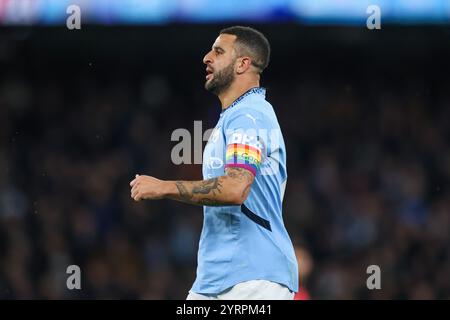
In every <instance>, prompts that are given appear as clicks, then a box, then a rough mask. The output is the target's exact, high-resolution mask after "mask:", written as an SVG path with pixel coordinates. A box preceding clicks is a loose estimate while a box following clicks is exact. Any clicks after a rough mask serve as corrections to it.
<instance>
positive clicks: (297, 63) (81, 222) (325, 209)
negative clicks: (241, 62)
mask: <svg viewBox="0 0 450 320" xmlns="http://www.w3.org/2000/svg"><path fill="white" fill-rule="evenodd" d="M364 23H365V21H364ZM234 24H244V25H250V26H253V27H256V28H257V29H259V30H261V31H262V32H264V33H265V34H266V36H267V37H268V39H269V40H270V42H271V45H272V51H273V53H272V61H271V64H270V66H269V68H268V69H267V70H266V71H265V72H264V75H263V78H262V86H264V87H265V88H266V89H267V99H268V101H269V102H271V103H272V105H273V106H274V108H275V110H276V112H277V115H278V118H279V122H280V125H281V127H282V130H283V134H284V138H285V141H286V145H287V152H288V158H287V159H288V176H289V177H288V184H287V189H286V196H285V201H284V220H285V223H286V226H287V229H288V232H289V234H290V235H291V238H292V239H293V242H294V244H295V246H296V248H297V253H298V258H299V265H300V272H301V275H300V285H301V287H302V289H304V293H305V294H306V295H305V297H304V298H305V299H308V298H310V299H449V298H450V273H449V270H450V232H449V231H450V191H449V188H448V186H449V178H450V148H449V137H450V132H449V131H450V123H449V120H450V81H449V76H448V75H449V70H450V60H449V57H450V28H449V27H448V26H447V25H440V24H437V25H426V24H425V25H421V24H415V25H409V26H406V25H398V24H389V25H382V29H381V30H368V29H367V28H366V27H365V26H339V25H327V26H324V25H314V26H311V25H301V24H296V23H290V22H284V23H261V22H253V23H251V22H242V21H230V22H226V23H220V24H218V23H216V24H213V23H209V24H181V23H171V24H167V25H146V26H145V25H139V26H125V25H122V26H102V25H83V26H82V29H81V30H72V31H69V30H68V29H67V28H66V27H65V26H36V25H21V26H16V25H15V26H6V25H4V26H3V27H0V298H2V299H38V298H39V299H76V298H85V299H185V297H186V295H187V293H188V290H189V289H190V287H191V285H192V283H193V281H194V279H195V268H196V254H197V248H198V240H199V237H200V231H201V227H202V219H203V217H202V208H201V207H195V206H190V205H186V204H182V203H176V202H173V201H169V200H162V201H154V202H140V203H135V202H134V201H133V200H132V199H131V198H130V188H129V182H130V181H131V180H132V179H133V177H134V175H135V174H136V173H139V174H148V175H153V176H156V177H158V178H162V179H171V180H174V179H200V178H201V165H190V164H184V165H174V164H173V163H172V161H171V150H172V148H173V147H174V146H175V145H176V144H177V142H174V141H171V133H172V132H173V131H174V130H175V129H177V128H186V129H188V130H189V131H190V132H191V133H192V134H193V129H194V120H202V121H203V131H205V130H206V129H208V128H212V127H214V125H215V123H216V121H217V120H218V115H219V112H220V104H219V102H218V100H217V99H216V98H215V97H214V96H213V95H211V94H210V93H208V92H206V91H205V90H204V88H203V84H204V75H205V72H204V69H205V68H204V65H203V64H202V58H203V56H204V54H205V53H206V52H207V51H208V50H209V48H210V47H211V45H212V43H213V42H214V40H215V38H216V37H217V34H218V32H219V30H220V29H221V28H222V27H225V26H229V25H234ZM73 264H76V265H79V266H80V268H81V271H82V290H72V291H71V290H68V289H67V288H66V279H67V277H68V275H67V274H66V268H67V266H69V265H73ZM372 264H375V265H378V266H379V267H380V268H381V286H382V288H381V290H368V289H367V287H366V279H367V277H368V276H369V275H368V274H367V273H366V268H367V267H368V266H369V265H372Z"/></svg>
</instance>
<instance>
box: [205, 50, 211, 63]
mask: <svg viewBox="0 0 450 320" xmlns="http://www.w3.org/2000/svg"><path fill="white" fill-rule="evenodd" d="M203 63H204V64H208V63H212V59H211V51H210V52H208V53H207V54H205V56H204V57H203Z"/></svg>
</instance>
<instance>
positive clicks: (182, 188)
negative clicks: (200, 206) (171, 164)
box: [175, 181, 193, 201]
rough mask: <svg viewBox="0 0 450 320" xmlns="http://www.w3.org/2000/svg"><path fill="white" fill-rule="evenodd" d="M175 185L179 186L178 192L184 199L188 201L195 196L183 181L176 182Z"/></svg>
mask: <svg viewBox="0 0 450 320" xmlns="http://www.w3.org/2000/svg"><path fill="white" fill-rule="evenodd" d="M175 185H176V186H177V189H178V192H179V193H180V197H181V198H182V199H183V200H186V201H188V200H191V199H192V197H193V195H192V193H190V192H189V191H188V189H187V188H186V187H185V185H184V184H183V182H182V181H177V182H175Z"/></svg>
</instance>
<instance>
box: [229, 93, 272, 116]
mask: <svg viewBox="0 0 450 320" xmlns="http://www.w3.org/2000/svg"><path fill="white" fill-rule="evenodd" d="M251 94H262V95H264V96H265V95H266V89H265V88H263V87H254V88H251V89H249V90H247V91H245V92H244V93H243V94H242V95H241V96H239V97H238V98H237V99H236V100H234V101H233V103H232V104H230V106H229V107H228V108H226V109H225V110H222V112H221V114H223V113H224V112H226V111H227V110H229V109H231V108H233V107H234V106H235V105H237V104H238V103H239V102H241V101H242V99H244V98H245V97H247V96H249V95H251Z"/></svg>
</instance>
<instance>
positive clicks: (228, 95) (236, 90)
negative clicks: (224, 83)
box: [219, 79, 259, 110]
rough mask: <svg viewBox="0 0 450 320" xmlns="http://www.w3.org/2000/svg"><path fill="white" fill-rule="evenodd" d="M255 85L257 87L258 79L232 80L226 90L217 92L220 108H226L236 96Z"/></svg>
mask: <svg viewBox="0 0 450 320" xmlns="http://www.w3.org/2000/svg"><path fill="white" fill-rule="evenodd" d="M255 87H259V79H258V80H256V79H255V80H250V81H234V82H233V83H232V84H231V86H230V87H229V88H228V89H227V90H226V91H224V92H223V93H221V94H219V99H220V103H221V104H222V110H225V109H227V108H228V107H229V106H230V105H231V104H232V103H233V102H234V101H235V100H236V99H237V98H239V97H240V96H241V95H243V94H244V93H245V92H247V91H248V90H250V89H251V88H255Z"/></svg>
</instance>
